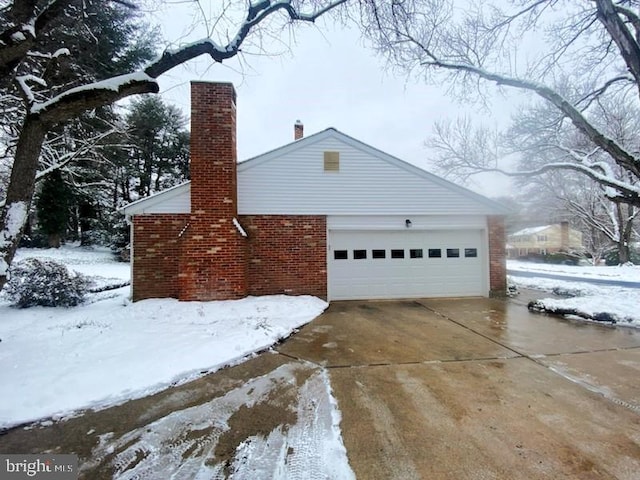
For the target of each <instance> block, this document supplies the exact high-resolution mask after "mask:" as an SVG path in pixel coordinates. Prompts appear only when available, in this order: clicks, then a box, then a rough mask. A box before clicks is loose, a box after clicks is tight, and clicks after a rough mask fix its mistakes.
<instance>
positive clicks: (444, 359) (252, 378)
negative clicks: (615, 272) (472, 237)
mask: <svg viewBox="0 0 640 480" xmlns="http://www.w3.org/2000/svg"><path fill="white" fill-rule="evenodd" d="M275 353H277V354H276V355H274V354H273V352H269V353H265V354H262V355H260V356H258V357H256V358H254V359H252V360H250V361H248V362H246V363H244V364H242V365H239V366H237V367H233V368H229V369H225V370H223V371H221V372H218V373H216V374H212V375H208V376H206V377H204V378H202V379H200V380H198V381H195V382H191V383H189V384H185V385H182V386H180V387H177V388H174V389H169V390H167V391H165V392H161V393H159V394H157V395H154V396H153V397H147V398H145V399H140V400H136V401H133V402H129V403H127V404H125V405H121V406H118V407H113V408H110V409H108V410H104V411H102V412H88V413H87V414H85V415H84V416H82V417H78V418H73V419H70V420H68V421H65V422H58V423H55V424H54V425H52V426H39V427H34V428H31V429H29V430H24V429H15V430H13V431H11V432H8V433H7V434H5V435H3V436H0V452H3V453H36V452H42V451H54V452H55V451H57V452H60V453H71V452H74V453H78V454H79V455H80V457H81V463H84V464H85V468H84V470H83V472H82V475H81V478H91V479H93V478H111V476H112V475H113V473H114V471H116V470H117V469H118V468H121V469H122V468H124V470H125V471H126V472H127V475H128V476H124V475H123V478H129V477H131V478H133V476H135V475H134V474H136V473H138V472H136V471H135V469H136V468H142V467H141V466H144V468H146V469H147V470H145V472H146V474H147V475H148V474H149V472H153V471H154V470H153V469H154V468H155V467H154V465H156V464H158V463H160V462H162V461H165V462H166V461H167V458H170V456H171V454H172V453H173V452H174V450H175V449H179V452H178V453H179V454H177V456H176V458H177V459H178V460H177V461H178V462H190V461H191V460H193V459H194V458H195V457H197V456H200V457H201V458H204V459H205V460H206V462H209V463H214V462H225V461H226V462H227V464H225V465H226V466H225V468H224V471H225V472H227V473H228V471H229V468H228V467H229V465H230V462H231V459H233V457H234V455H236V454H235V453H234V452H236V451H237V450H238V448H239V446H241V445H243V442H244V440H245V439H247V438H249V437H251V438H255V437H256V436H263V437H265V436H266V435H267V434H268V433H269V432H273V431H274V429H281V430H285V431H286V429H287V428H288V427H287V425H294V424H295V423H296V421H297V420H296V418H295V417H296V414H295V412H294V410H295V409H293V410H292V409H291V405H292V404H295V402H296V401H298V400H296V399H297V398H299V397H300V394H299V391H300V389H301V388H302V386H303V385H304V384H305V382H307V383H308V379H309V378H312V379H313V378H315V376H317V375H318V372H328V375H329V378H330V381H331V387H332V389H333V395H334V396H335V398H336V399H337V401H338V406H339V408H340V410H341V412H342V423H341V428H342V436H343V441H344V445H345V447H346V449H347V455H348V459H349V463H350V465H351V467H352V469H353V470H354V472H355V473H356V476H357V477H358V478H361V479H403V480H405V479H414V478H415V479H434V480H437V479H455V480H461V479H509V480H511V479H527V480H529V479H538V478H540V479H547V478H548V479H592V478H593V479H596V478H597V479H614V478H615V479H629V480H631V479H634V480H637V479H639V478H640V382H638V378H639V377H638V376H639V374H640V332H639V331H636V330H632V329H626V328H620V327H618V328H615V327H608V326H603V325H596V324H585V323H578V322H573V321H570V320H565V319H559V318H555V317H549V316H544V315H538V314H530V313H529V312H528V311H527V309H526V307H525V305H524V304H523V302H522V301H513V300H497V299H496V300H493V299H483V298H479V299H447V300H419V301H393V302H391V301H389V302H336V303H333V304H332V305H331V306H330V307H329V309H328V310H327V311H326V312H325V313H324V314H323V315H322V316H320V317H319V318H318V319H316V320H315V321H313V322H312V323H310V324H309V325H307V326H305V327H304V328H303V329H302V330H301V331H300V332H299V333H297V334H295V335H294V336H292V337H291V338H289V339H288V340H287V341H285V342H283V343H282V344H280V345H279V346H277V348H276V352H275ZM274 372H275V373H274ZM322 374H324V373H322ZM265 378H266V379H268V380H269V382H268V384H269V387H268V388H269V389H271V390H269V391H268V392H267V393H266V394H264V395H263V397H264V398H262V399H261V400H260V401H258V402H254V403H251V405H249V403H244V404H242V405H240V407H241V408H238V409H237V410H233V409H231V408H230V407H229V402H228V400H229V399H230V398H233V396H234V395H235V396H236V397H242V398H246V397H247V396H248V395H251V392H253V391H254V388H263V389H264V388H267V387H265V386H264V385H263V386H262V387H260V385H261V384H260V382H262V383H263V384H264V383H265V382H264V379H265ZM287 378H291V380H287ZM252 382H253V383H252ZM265 391H266V390H265ZM238 392H239V393H238ZM222 400H224V402H227V403H224V402H222ZM216 402H218V403H220V404H223V403H224V405H223V407H224V408H222V409H219V410H216V408H217V407H216V405H217V403H216ZM221 402H222V403H221ZM315 403H316V402H315V401H312V402H309V405H313V404H315ZM203 409H204V410H203ZM180 412H196V413H197V415H199V417H198V423H197V428H195V427H194V426H193V425H191V424H190V423H189V421H183V420H181V421H179V422H176V421H175V419H176V415H177V414H178V413H180ZM219 412H223V413H224V415H226V417H225V418H224V419H222V420H221V419H220V418H216V416H217V415H219V414H220V415H221V414H222V413H219ZM292 412H293V413H292ZM178 418H182V419H184V418H186V417H178ZM204 419H206V420H204ZM223 420H224V421H223ZM298 420H299V419H298ZM225 422H227V424H228V425H229V426H230V427H231V428H230V429H226V430H225V429H222V428H221V427H220V424H223V423H225ZM158 425H160V427H158ZM166 425H171V428H172V429H173V430H171V435H172V438H171V439H169V440H167V441H166V442H165V443H166V444H167V445H168V446H165V447H163V448H165V450H162V449H161V448H160V447H158V450H157V451H155V452H154V451H153V449H152V448H149V442H150V441H152V440H153V438H151V437H150V436H149V435H148V434H147V433H146V432H151V431H152V430H153V429H154V428H155V430H154V432H157V431H160V428H162V429H164V430H166V431H168V430H167V428H165V426H166ZM176 425H180V427H177V426H176ZM164 430H163V431H164ZM154 434H155V433H154ZM145 435H146V437H145ZM141 438H142V439H143V440H144V441H143V440H140V439H141ZM145 438H146V439H145ZM145 442H146V443H145ZM141 445H142V446H141ZM145 445H146V447H145ZM143 447H144V448H147V450H144V448H143ZM285 450H286V449H285ZM289 450H290V451H291V452H293V451H294V449H293V448H289ZM127 455H129V457H131V458H130V459H129V460H127V461H129V462H130V464H131V465H132V466H131V467H128V466H125V467H122V465H121V463H122V462H123V460H122V459H123V458H124V459H125V460H126V458H127ZM154 455H155V456H154ZM203 461H204V460H203ZM145 462H146V463H147V465H146V466H145ZM119 463H120V465H119ZM308 468H310V467H308ZM121 471H122V470H121ZM155 472H156V474H155V476H154V474H153V473H152V474H151V476H150V477H149V478H161V477H162V478H169V475H168V473H167V472H174V470H170V469H169V470H167V469H165V470H155ZM157 472H162V474H161V475H160V476H158V475H159V474H158V473H157ZM145 478H146V477H145ZM173 478H190V477H184V476H183V477H181V476H179V475H178V476H174V477H173ZM202 478H205V477H202ZM238 478H244V477H242V476H239V477H238ZM246 478H249V477H246ZM251 478H256V477H255V476H254V477H251ZM269 478H271V477H269ZM300 478H307V477H305V476H302V477H300Z"/></svg>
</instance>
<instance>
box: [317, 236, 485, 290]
mask: <svg viewBox="0 0 640 480" xmlns="http://www.w3.org/2000/svg"><path fill="white" fill-rule="evenodd" d="M329 248H330V251H329V255H328V256H329V259H328V262H329V296H330V298H331V299H334V300H338V299H344V300H346V299H364V298H407V297H429V296H434V297H435V296H472V295H484V294H485V292H484V290H485V288H484V285H485V279H484V274H483V272H484V270H485V269H484V259H485V258H486V254H485V252H484V249H483V231H481V230H464V231H432V232H428V231H422V232H419V231H411V232H407V231H398V232H379V231H372V232H362V231H359V232H354V231H330V232H329ZM412 250H413V252H412ZM336 251H337V252H338V253H337V254H336ZM382 252H384V253H382ZM400 253H401V254H402V256H403V257H404V258H392V257H393V256H400V255H399V254H400ZM438 254H440V256H439V257H438ZM376 255H377V257H378V258H376ZM381 256H383V257H384V258H381ZM412 257H413V258H412Z"/></svg>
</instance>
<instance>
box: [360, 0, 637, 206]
mask: <svg viewBox="0 0 640 480" xmlns="http://www.w3.org/2000/svg"><path fill="white" fill-rule="evenodd" d="M455 7H457V8H454V2H453V1H451V0H403V1H394V2H379V3H378V4H376V5H374V6H373V7H372V8H371V9H369V10H368V11H366V12H365V14H366V15H365V17H363V22H364V25H365V32H366V33H367V35H369V37H370V38H372V39H373V40H374V42H375V44H376V46H377V48H378V50H380V51H381V52H382V53H384V54H385V55H387V56H388V58H389V59H390V61H391V62H392V63H393V64H394V65H396V66H397V67H399V68H402V69H404V70H405V71H407V72H410V73H411V74H414V75H418V76H421V77H423V78H425V79H426V80H427V81H430V82H438V83H443V84H446V85H449V86H450V92H451V93H452V94H454V95H455V96H457V97H459V98H463V99H465V100H466V99H478V98H479V99H481V100H482V99H484V98H486V97H485V95H486V94H487V92H488V90H487V87H489V86H490V85H496V86H498V88H500V89H516V90H518V91H520V92H524V93H526V94H529V95H531V96H533V97H535V98H538V99H540V100H542V101H543V102H544V104H545V105H546V106H547V108H548V110H549V111H552V112H553V114H552V115H551V116H550V118H549V123H551V124H553V125H552V126H554V127H556V128H558V129H560V130H565V129H567V128H571V129H574V130H575V131H576V132H579V134H580V135H581V136H583V137H584V138H585V139H586V140H588V144H587V143H585V145H588V147H589V148H587V149H577V148H572V146H570V145H567V144H565V143H563V142H562V141H558V140H562V139H563V138H566V136H565V135H561V136H559V137H557V138H553V137H549V136H547V137H545V138H544V141H546V142H551V143H549V144H548V145H547V146H548V147H549V148H554V149H555V150H556V151H559V152H562V153H563V156H562V159H561V160H558V161H552V162H546V163H544V164H541V165H538V166H531V168H529V169H526V170H522V169H521V170H517V171H514V170H507V169H505V168H504V167H503V166H502V165H501V164H500V163H499V162H498V164H497V165H496V162H495V161H494V159H487V158H475V159H473V158H468V157H464V158H465V161H467V162H468V165H467V168H468V169H471V170H475V171H501V172H506V173H509V174H511V175H517V176H532V175H539V174H543V173H545V172H549V171H558V170H565V171H567V170H569V171H574V172H578V173H581V174H583V175H586V176H588V177H589V178H591V179H593V180H594V181H596V182H598V183H599V184H600V185H602V186H603V187H605V188H606V194H607V197H608V198H609V199H611V200H613V201H617V202H623V203H626V204H629V205H635V206H636V207H637V206H640V157H639V156H638V153H637V151H635V150H630V149H628V148H625V146H623V145H621V144H620V143H619V142H617V141H616V140H615V138H613V137H612V136H610V135H608V134H607V133H606V132H605V131H603V129H602V128H601V127H600V125H598V124H597V123H596V122H595V121H594V120H593V118H592V115H591V112H592V111H593V110H594V108H595V107H596V105H598V103H599V102H600V101H601V100H602V99H605V98H607V99H610V100H615V101H616V102H617V103H625V102H629V103H632V104H634V105H638V102H639V94H640V46H639V43H638V38H640V15H639V14H638V8H639V4H638V2H636V1H631V0H593V1H590V2H573V1H560V0H522V1H515V0H514V1H511V2H508V3H507V2H495V3H479V4H478V3H477V2H470V1H469V2H468V3H467V5H466V8H465V6H461V5H460V2H456V3H455ZM487 153H488V154H490V153H491V152H487ZM523 156H524V157H525V159H526V160H528V157H529V152H528V151H527V152H524V154H523ZM603 156H604V157H606V158H607V159H608V160H609V161H607V162H603V161H602V158H603ZM496 160H499V159H496ZM612 165H615V166H616V167H617V168H618V169H619V170H620V171H621V172H623V174H622V175H616V173H615V172H614V171H613V169H612V168H611V166H612Z"/></svg>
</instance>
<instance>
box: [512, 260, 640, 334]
mask: <svg viewBox="0 0 640 480" xmlns="http://www.w3.org/2000/svg"><path fill="white" fill-rule="evenodd" d="M507 269H509V270H518V271H526V272H530V273H534V274H535V273H536V272H539V273H546V274H557V275H562V276H568V277H572V278H573V279H574V280H570V281H569V280H555V279H550V278H541V277H532V278H527V277H519V276H516V275H512V276H510V281H511V282H512V283H515V284H516V285H518V286H519V287H522V288H532V289H536V290H542V291H547V292H554V293H557V294H559V295H561V296H563V297H565V296H566V297H569V298H560V297H554V298H552V297H546V298H540V299H539V300H538V301H537V305H538V306H539V307H540V309H542V310H545V311H549V312H559V313H562V312H563V311H564V310H566V309H573V310H575V311H576V312H577V313H578V315H579V317H587V318H599V319H611V320H613V321H615V323H617V324H619V325H627V326H632V327H640V309H639V308H638V306H639V305H640V289H638V288H627V287H619V286H606V285H594V284H589V283H585V282H584V279H585V278H587V279H591V278H593V279H607V280H616V281H626V282H640V266H619V267H604V266H603V267H579V266H568V265H550V264H536V263H529V262H517V261H509V262H507Z"/></svg>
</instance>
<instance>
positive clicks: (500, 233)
mask: <svg viewBox="0 0 640 480" xmlns="http://www.w3.org/2000/svg"><path fill="white" fill-rule="evenodd" d="M487 224H488V228H489V295H490V296H492V297H503V296H505V295H506V292H507V260H506V250H505V243H506V239H507V237H506V233H505V228H504V216H502V215H490V216H489V217H488V218H487Z"/></svg>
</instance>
